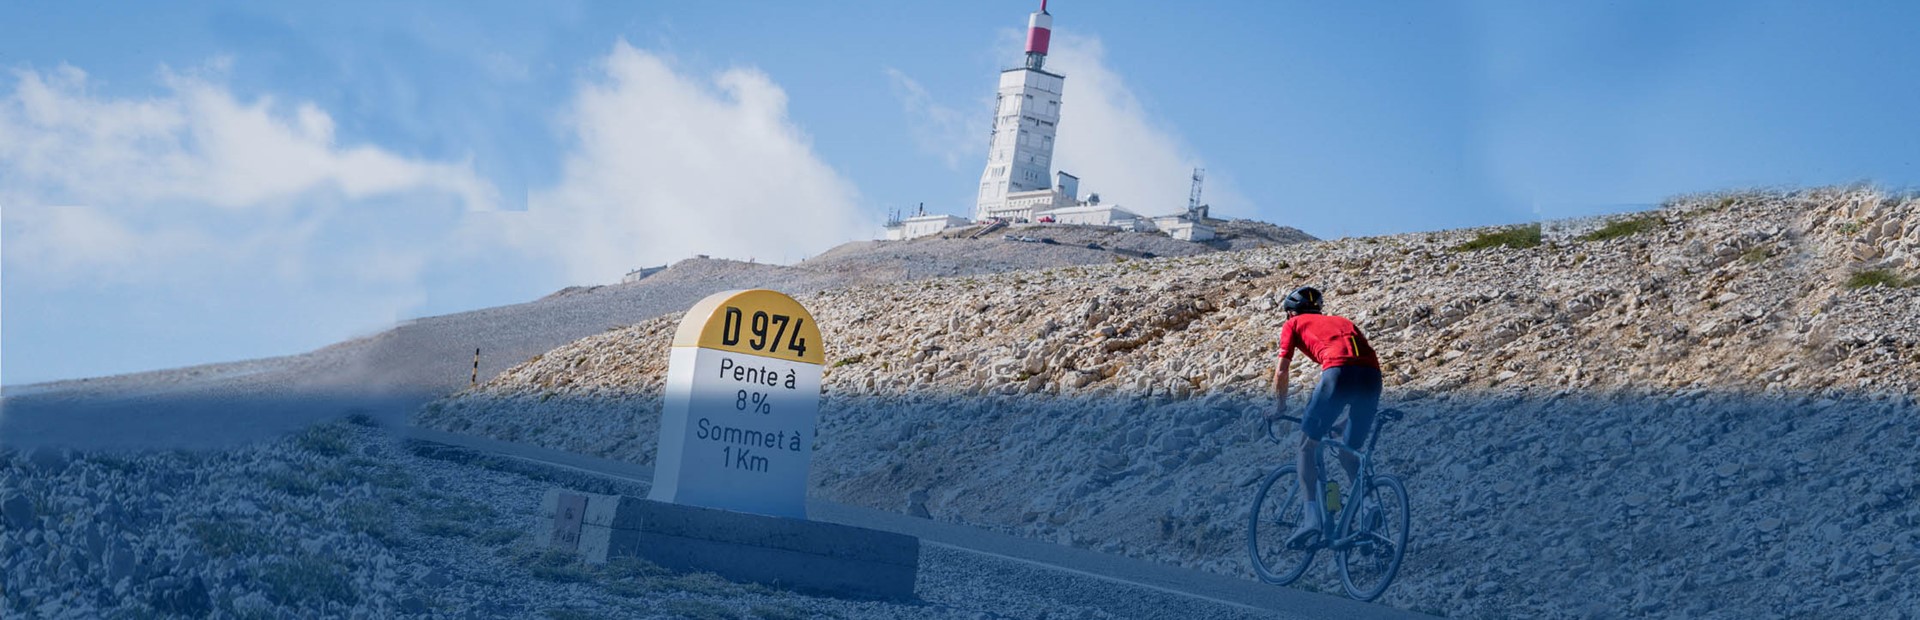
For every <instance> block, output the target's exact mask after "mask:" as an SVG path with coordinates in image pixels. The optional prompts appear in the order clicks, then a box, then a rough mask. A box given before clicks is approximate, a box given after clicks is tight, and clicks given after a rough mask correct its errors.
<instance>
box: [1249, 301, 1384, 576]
mask: <svg viewBox="0 0 1920 620" xmlns="http://www.w3.org/2000/svg"><path fill="white" fill-rule="evenodd" d="M1320 302H1321V295H1320V291H1319V290H1317V289H1314V288H1313V287H1310V286H1303V287H1300V288H1298V289H1295V290H1294V291H1293V292H1292V293H1291V294H1288V295H1287V299H1286V302H1285V303H1284V304H1282V307H1283V308H1285V309H1286V311H1287V322H1286V324H1285V325H1283V326H1281V327H1280V367H1279V370H1278V371H1277V372H1275V373H1274V375H1273V390H1274V395H1275V396H1276V398H1275V399H1274V401H1275V405H1274V412H1273V414H1272V415H1271V416H1268V420H1272V419H1273V418H1274V416H1279V415H1283V414H1285V413H1286V412H1287V383H1288V381H1287V379H1288V378H1287V372H1288V370H1290V369H1291V367H1292V365H1293V352H1294V350H1296V349H1298V350H1299V351H1300V352H1301V353H1303V354H1305V355H1306V356H1307V359H1310V360H1313V361H1314V363H1317V364H1319V365H1320V369H1321V370H1320V384H1319V385H1318V386H1317V387H1315V388H1314V390H1313V396H1312V397H1311V398H1310V399H1308V401H1307V409H1306V411H1305V412H1302V414H1301V416H1300V419H1301V422H1302V423H1301V425H1300V426H1301V430H1302V431H1303V432H1304V434H1305V438H1304V439H1303V440H1302V441H1301V442H1300V489H1301V496H1302V497H1304V498H1306V501H1307V506H1306V508H1307V510H1306V518H1305V519H1303V520H1302V523H1301V524H1300V528H1299V529H1297V530H1294V532H1293V535H1292V536H1289V537H1288V538H1287V545H1288V546H1290V547H1301V546H1305V545H1307V544H1309V543H1310V542H1311V541H1312V540H1313V538H1314V537H1315V536H1316V535H1318V534H1320V532H1321V528H1322V526H1323V525H1324V524H1322V523H1321V522H1320V521H1321V518H1320V515H1321V512H1322V510H1321V508H1320V502H1321V496H1322V493H1320V492H1318V491H1317V490H1318V489H1320V488H1321V485H1320V467H1319V465H1320V460H1319V459H1318V458H1316V457H1317V455H1318V454H1319V453H1320V452H1319V451H1320V441H1321V440H1323V439H1325V438H1326V437H1327V432H1328V431H1329V430H1331V429H1333V428H1334V426H1335V424H1334V423H1335V422H1336V421H1337V420H1338V419H1339V418H1340V413H1341V410H1342V409H1346V410H1347V412H1346V413H1347V421H1346V423H1345V424H1344V426H1345V428H1344V430H1343V432H1341V433H1339V434H1340V435H1341V436H1343V437H1344V440H1345V441H1346V444H1347V446H1348V447H1350V448H1353V449H1355V450H1358V449H1360V447H1361V446H1364V445H1366V441H1367V434H1368V433H1369V432H1371V431H1372V430H1373V415H1374V413H1375V412H1376V411H1378V410H1379V408H1380V358H1379V356H1378V355H1375V354H1374V351H1373V346H1372V345H1370V344H1368V343H1367V337H1366V335H1365V334H1362V333H1360V328H1359V327H1356V326H1355V325H1354V324H1353V321H1349V320H1347V319H1344V318H1341V317H1337V316H1333V315H1328V314H1321V313H1320ZM1340 465H1341V467H1343V468H1344V469H1346V470H1347V479H1349V480H1352V479H1353V477H1354V474H1355V472H1356V471H1357V470H1358V469H1359V467H1360V463H1359V461H1358V460H1357V459H1355V458H1354V457H1353V456H1352V455H1349V454H1346V453H1344V452H1343V453H1340Z"/></svg>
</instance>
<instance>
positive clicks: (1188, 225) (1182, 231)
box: [1153, 215, 1214, 241]
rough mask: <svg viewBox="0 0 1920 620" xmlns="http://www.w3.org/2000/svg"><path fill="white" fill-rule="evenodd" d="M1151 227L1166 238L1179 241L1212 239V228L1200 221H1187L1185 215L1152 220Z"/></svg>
mask: <svg viewBox="0 0 1920 620" xmlns="http://www.w3.org/2000/svg"><path fill="white" fill-rule="evenodd" d="M1153 227H1154V228H1155V229H1158V230H1159V231H1160V232H1163V233H1167V236H1169V237H1173V238H1175V239H1179V240H1181V241H1206V240H1209V239H1212V238H1214V230H1213V227H1212V226H1208V225H1207V224H1206V223H1204V222H1201V221H1195V220H1193V219H1189V218H1188V217H1187V216H1185V215H1168V216H1162V217H1156V218H1153Z"/></svg>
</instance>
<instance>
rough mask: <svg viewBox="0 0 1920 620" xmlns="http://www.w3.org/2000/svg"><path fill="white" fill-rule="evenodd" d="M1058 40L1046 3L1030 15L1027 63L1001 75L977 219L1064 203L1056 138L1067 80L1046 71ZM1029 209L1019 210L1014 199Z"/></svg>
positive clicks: (981, 176) (1005, 215) (982, 219)
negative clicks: (1057, 185) (1055, 182)
mask: <svg viewBox="0 0 1920 620" xmlns="http://www.w3.org/2000/svg"><path fill="white" fill-rule="evenodd" d="M1052 36H1053V16H1052V15H1049V14H1048V13H1047V7H1046V4H1045V3H1044V2H1043V3H1042V4H1041V5H1040V10H1039V11H1037V12H1035V13H1033V14H1032V15H1029V16H1027V64H1026V66H1024V67H1016V68H1013V69H1007V70H1005V71H1002V72H1000V90H999V94H998V95H997V96H996V98H995V102H994V120H993V141H992V143H991V145H990V147H989V148H988V150H987V167H986V170H984V171H982V172H981V173H980V191H979V194H978V198H977V199H976V200H975V203H974V219H975V220H980V221H986V220H990V219H994V218H1006V219H1031V217H1027V218H1018V217H1010V216H1012V215H1013V214H1014V213H1017V212H1021V211H1025V212H1026V213H1027V214H1029V215H1031V213H1032V212H1033V207H1034V206H1037V205H1038V204H1040V203H1041V202H1043V199H1044V202H1045V203H1046V205H1048V206H1051V205H1054V204H1058V203H1057V202H1056V201H1054V200H1052V196H1042V195H1038V194H1035V193H1034V192H1039V193H1041V194H1052V193H1054V192H1053V189H1054V188H1053V187H1050V185H1051V183H1049V181H1051V180H1052V179H1051V178H1050V177H1052V176H1053V175H1052V170H1053V138H1054V133H1055V130H1056V129H1057V128H1058V127H1059V124H1060V92H1061V87H1062V85H1064V84H1065V82H1066V79H1067V78H1066V77H1065V76H1062V75H1060V74H1057V73H1049V72H1047V71H1045V70H1043V69H1042V67H1044V66H1045V65H1046V61H1047V45H1048V42H1049V41H1050V39H1051V38H1052ZM1016 200H1017V201H1021V204H1022V205H1023V206H1013V205H1012V204H1010V203H1012V202H1013V201H1016Z"/></svg>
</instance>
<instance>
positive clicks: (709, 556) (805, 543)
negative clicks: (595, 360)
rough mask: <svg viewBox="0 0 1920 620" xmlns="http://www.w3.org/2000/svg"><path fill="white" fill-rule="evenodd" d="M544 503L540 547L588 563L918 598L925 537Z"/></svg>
mask: <svg viewBox="0 0 1920 620" xmlns="http://www.w3.org/2000/svg"><path fill="white" fill-rule="evenodd" d="M541 506H542V509H541V515H542V518H541V520H540V523H539V525H537V526H536V527H535V528H534V529H535V532H534V536H535V538H536V541H535V542H536V543H538V544H539V545H540V546H542V547H548V548H561V549H568V550H572V551H577V552H579V553H580V555H581V556H582V557H583V558H584V559H586V561H588V562H595V563H599V562H606V561H607V560H609V559H613V558H621V557H637V558H641V559H644V560H647V561H650V562H653V563H655V564H659V565H661V566H663V567H666V568H669V569H673V570H699V571H710V572H713V573H715V574H718V575H720V576H722V577H726V578H728V579H732V580H735V581H750V582H754V583H762V584H767V585H771V586H775V587H782V588H790V589H794V590H799V591H804V592H813V593H819V594H827V595H832V596H845V597H853V598H864V599H881V600H912V599H913V598H914V595H913V584H914V579H915V577H916V576H917V574H918V572H919V567H920V539H918V538H914V537H912V536H907V535H904V534H895V533H892V532H882V531H879V530H869V529H865V528H858V527H853V526H849V525H840V524H837V523H822V522H818V521H804V520H800V519H786V518H781V517H769V516H763V515H756V514H747V513H742V512H733V511H730V510H719V509H714V508H701V507H698V506H682V505H679V504H669V503H666V502H656V501H653V500H647V499H641V498H638V497H630V496H625V495H593V494H587V493H574V492H571V491H565V490H560V489H553V490H549V491H547V496H546V500H545V501H543V502H541Z"/></svg>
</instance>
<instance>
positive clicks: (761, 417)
mask: <svg viewBox="0 0 1920 620" xmlns="http://www.w3.org/2000/svg"><path fill="white" fill-rule="evenodd" d="M822 349H823V347H822V344H821V342H820V328H818V327H815V326H814V323H813V315H812V314H809V313H808V312H807V309H806V308H802V307H801V306H800V304H799V302H795V301H794V300H793V298H791V297H787V296H786V295H782V294H780V293H778V292H774V291H768V290H757V289H756V290H749V291H728V292H725V293H719V294H715V295H712V296H710V297H707V298H706V299H703V300H700V303H697V304H694V306H693V309H691V310H688V311H687V315H686V316H685V317H684V318H682V319H680V328H679V331H677V332H675V333H674V337H673V349H672V351H671V352H670V353H669V354H668V366H667V389H666V402H665V403H663V406H662V407H661V420H660V450H659V453H658V454H659V457H658V458H657V459H656V460H655V462H654V466H653V489H652V490H651V491H650V492H649V493H648V496H647V499H640V498H637V497H625V496H619V495H591V494H583V493H577V492H574V491H571V490H569V489H553V490H551V491H548V492H547V497H546V500H545V501H544V502H543V504H542V505H543V506H544V508H543V511H544V513H543V516H544V518H545V520H546V522H547V523H548V527H544V528H539V529H537V530H536V534H537V536H538V537H539V544H541V545H544V546H549V547H554V548H560V549H565V550H568V551H576V552H578V553H580V555H581V556H582V557H584V558H585V559H586V560H587V561H589V562H605V561H607V560H609V559H612V558H617V557H627V556H632V557H639V558H643V559H646V560H648V561H651V562H653V563H655V564H659V565H661V566H663V567H666V568H669V569H674V570H702V571H712V572H714V573H718V574H719V575H721V576H723V577H726V578H728V579H736V580H742V581H754V582H758V583H765V584H771V585H778V586H781V587H788V588H794V589H798V590H804V591H810V592H817V593H823V594H829V595H834V596H853V597H860V598H880V599H897V600H910V599H912V598H913V596H914V594H913V588H914V584H915V582H916V578H917V577H916V575H917V574H918V571H919V566H920V540H919V539H917V538H914V537H912V536H907V535H904V534H895V533H892V532H883V531H879V530H870V529H865V528H859V527H853V526H849V525H841V524H837V523H824V522H819V521H809V520H807V470H808V468H809V467H810V466H811V465H812V463H813V433H814V427H815V422H817V421H818V419H819V417H820V374H821V367H820V362H821V361H822V357H823V356H824V355H825V354H824V353H822ZM576 532H577V533H576Z"/></svg>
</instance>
